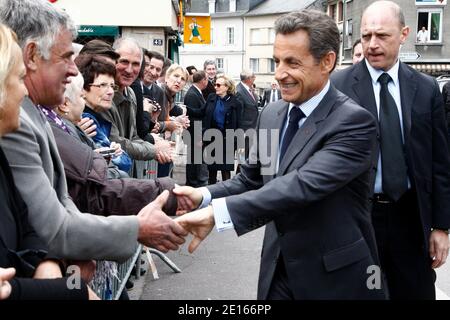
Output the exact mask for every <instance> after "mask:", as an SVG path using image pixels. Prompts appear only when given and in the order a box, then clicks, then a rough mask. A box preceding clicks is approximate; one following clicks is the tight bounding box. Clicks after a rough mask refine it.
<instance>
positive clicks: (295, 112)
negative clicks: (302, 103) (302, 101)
mask: <svg viewBox="0 0 450 320" xmlns="http://www.w3.org/2000/svg"><path fill="white" fill-rule="evenodd" d="M303 117H305V114H304V113H303V111H302V110H300V108H299V107H297V106H295V107H293V108H292V109H291V111H289V125H290V124H291V123H292V124H298V122H299V121H300V119H302V118H303Z"/></svg>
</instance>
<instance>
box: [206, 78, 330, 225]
mask: <svg viewBox="0 0 450 320" xmlns="http://www.w3.org/2000/svg"><path fill="white" fill-rule="evenodd" d="M329 89H330V81H329V80H328V82H327V84H326V85H325V87H324V88H323V89H322V90H321V91H320V92H319V93H318V94H317V95H315V96H313V97H312V98H310V99H309V100H307V101H305V102H303V103H302V104H301V105H299V106H298V107H299V108H300V110H302V111H303V113H304V114H305V117H304V118H302V119H300V121H299V122H298V126H299V127H301V126H302V125H303V123H304V122H305V121H306V119H308V117H309V116H310V115H311V113H312V112H313V111H314V109H315V108H316V107H317V106H318V105H319V103H320V102H321V101H322V99H323V97H324V96H325V95H326V94H327V92H328V90H329ZM295 106H296V105H294V104H293V103H290V104H289V109H288V112H287V117H286V121H285V123H284V126H283V132H282V134H281V139H280V141H283V138H284V134H285V132H286V129H287V126H288V124H289V112H290V111H291V109H292V108H293V107H295ZM280 147H281V145H279V146H278V155H279V154H280ZM279 161H280V159H279V156H278V159H277V169H276V170H277V171H278V166H279ZM199 191H201V193H202V195H203V200H202V203H201V204H200V207H199V208H204V207H207V206H208V205H209V204H210V203H211V193H210V192H209V190H208V189H207V188H206V187H202V188H200V189H199ZM212 207H213V212H214V221H215V223H216V228H217V231H219V232H221V231H224V230H228V229H231V228H234V226H233V222H232V221H231V217H230V213H229V211H228V207H227V203H226V198H218V199H214V200H212Z"/></svg>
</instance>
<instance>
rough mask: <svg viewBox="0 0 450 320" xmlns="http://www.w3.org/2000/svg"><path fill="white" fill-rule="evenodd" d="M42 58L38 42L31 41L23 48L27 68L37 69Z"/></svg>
mask: <svg viewBox="0 0 450 320" xmlns="http://www.w3.org/2000/svg"><path fill="white" fill-rule="evenodd" d="M40 59H42V57H41V55H40V53H39V49H38V47H37V44H36V43H35V42H29V43H27V44H26V46H25V48H24V49H23V61H24V63H25V66H26V68H27V70H31V71H36V70H37V68H38V63H39V61H40Z"/></svg>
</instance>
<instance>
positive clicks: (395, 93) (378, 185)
mask: <svg viewBox="0 0 450 320" xmlns="http://www.w3.org/2000/svg"><path fill="white" fill-rule="evenodd" d="M364 63H365V64H366V65H367V69H368V70H369V73H370V77H371V78H372V88H373V94H374V95H375V102H376V104H377V114H378V119H379V117H380V91H381V84H380V83H379V82H378V78H379V77H380V76H381V75H382V74H383V73H384V72H386V73H387V74H389V76H390V77H391V78H392V81H389V83H388V90H389V93H390V94H391V96H392V98H394V101H395V104H396V105H397V111H398V116H399V118H400V128H401V130H402V140H403V143H405V135H404V130H403V114H402V105H401V100H400V82H399V80H398V68H399V66H400V64H399V60H397V62H396V63H395V64H394V66H393V67H392V68H391V69H389V70H388V71H384V70H377V69H374V68H373V67H372V66H371V65H370V64H369V63H367V60H364ZM382 170H383V169H382V167H381V151H380V154H379V155H378V165H377V175H376V177H375V190H374V192H375V193H383V188H382V181H381V179H382ZM410 187H411V183H410V181H409V179H408V188H410Z"/></svg>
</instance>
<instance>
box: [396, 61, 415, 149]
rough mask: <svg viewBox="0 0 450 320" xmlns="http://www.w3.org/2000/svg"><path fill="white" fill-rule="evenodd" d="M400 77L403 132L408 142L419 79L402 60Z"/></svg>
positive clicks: (399, 71)
mask: <svg viewBox="0 0 450 320" xmlns="http://www.w3.org/2000/svg"><path fill="white" fill-rule="evenodd" d="M398 77H399V82H400V101H401V104H402V116H403V133H404V136H405V144H406V143H407V141H408V139H409V135H410V132H411V112H412V107H413V102H414V99H415V96H416V91H417V79H416V78H415V77H414V74H413V73H412V72H411V71H410V70H408V68H407V67H406V66H405V65H404V64H403V63H402V62H400V67H399V70H398Z"/></svg>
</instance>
